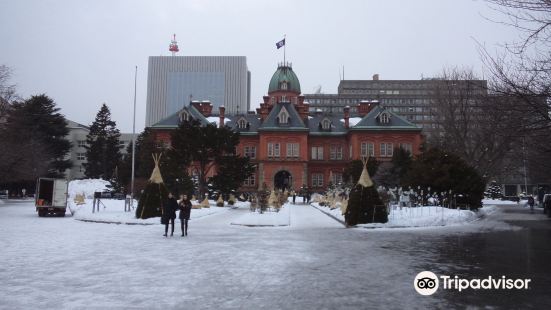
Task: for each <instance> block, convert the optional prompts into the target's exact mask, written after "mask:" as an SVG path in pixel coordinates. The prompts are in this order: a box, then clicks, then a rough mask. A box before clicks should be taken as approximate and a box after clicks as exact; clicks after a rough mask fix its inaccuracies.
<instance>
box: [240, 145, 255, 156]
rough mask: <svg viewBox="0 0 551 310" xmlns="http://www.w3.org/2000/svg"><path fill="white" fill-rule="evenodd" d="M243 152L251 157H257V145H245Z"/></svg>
mask: <svg viewBox="0 0 551 310" xmlns="http://www.w3.org/2000/svg"><path fill="white" fill-rule="evenodd" d="M243 153H245V156H247V157H249V158H256V146H245V148H244V152H243Z"/></svg>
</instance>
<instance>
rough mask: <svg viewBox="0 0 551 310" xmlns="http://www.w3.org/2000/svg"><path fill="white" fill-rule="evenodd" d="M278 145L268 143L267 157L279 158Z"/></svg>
mask: <svg viewBox="0 0 551 310" xmlns="http://www.w3.org/2000/svg"><path fill="white" fill-rule="evenodd" d="M279 155H280V148H279V143H268V157H279Z"/></svg>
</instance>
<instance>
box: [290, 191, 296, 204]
mask: <svg viewBox="0 0 551 310" xmlns="http://www.w3.org/2000/svg"><path fill="white" fill-rule="evenodd" d="M291 195H292V196H293V204H295V200H296V199H297V193H296V192H295V190H294V189H293V190H291Z"/></svg>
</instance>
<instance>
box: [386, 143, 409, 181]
mask: <svg viewBox="0 0 551 310" xmlns="http://www.w3.org/2000/svg"><path fill="white" fill-rule="evenodd" d="M412 162H413V159H412V158H411V153H410V152H408V151H406V150H405V149H403V148H401V147H400V148H396V149H394V153H392V160H391V163H392V169H391V173H392V178H393V184H389V185H392V186H396V185H402V179H403V178H404V176H405V175H406V174H407V172H408V171H409V169H410V167H411V163H412Z"/></svg>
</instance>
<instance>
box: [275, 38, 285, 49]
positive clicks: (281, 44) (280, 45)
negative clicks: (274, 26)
mask: <svg viewBox="0 0 551 310" xmlns="http://www.w3.org/2000/svg"><path fill="white" fill-rule="evenodd" d="M284 45H285V39H283V40H281V41H279V42H277V43H276V47H277V49H279V48H280V47H282V46H284Z"/></svg>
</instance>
